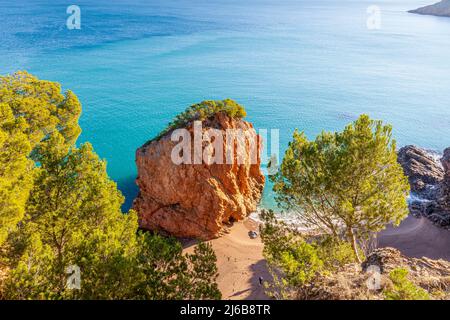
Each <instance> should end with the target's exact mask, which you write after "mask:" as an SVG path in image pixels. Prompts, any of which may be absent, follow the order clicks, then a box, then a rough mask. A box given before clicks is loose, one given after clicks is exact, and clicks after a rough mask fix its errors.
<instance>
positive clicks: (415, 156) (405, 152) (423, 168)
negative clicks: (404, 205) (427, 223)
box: [398, 146, 450, 227]
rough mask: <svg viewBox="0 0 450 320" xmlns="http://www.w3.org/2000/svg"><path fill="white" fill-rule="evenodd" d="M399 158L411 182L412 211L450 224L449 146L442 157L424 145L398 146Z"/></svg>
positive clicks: (443, 224) (441, 224)
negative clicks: (423, 146)
mask: <svg viewBox="0 0 450 320" xmlns="http://www.w3.org/2000/svg"><path fill="white" fill-rule="evenodd" d="M398 162H399V163H400V164H401V165H402V167H403V171H404V172H405V175H406V176H407V177H408V179H409V183H410V185H411V192H412V196H411V199H410V202H409V209H410V212H411V213H412V214H413V215H415V216H425V217H427V218H429V219H430V220H431V221H433V222H434V223H435V224H437V225H439V226H441V227H447V226H450V148H449V149H446V150H445V151H444V155H443V157H442V158H441V159H440V160H439V159H438V158H437V157H435V156H433V155H432V154H430V152H428V151H426V150H424V149H421V148H419V147H416V146H406V147H403V148H401V149H400V150H399V152H398Z"/></svg>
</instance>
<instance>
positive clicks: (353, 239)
mask: <svg viewBox="0 0 450 320" xmlns="http://www.w3.org/2000/svg"><path fill="white" fill-rule="evenodd" d="M348 240H349V241H350V242H351V244H352V249H353V252H354V253H355V256H356V260H357V261H358V263H362V261H361V257H360V256H359V251H358V244H357V243H356V236H355V233H354V232H353V229H352V228H348Z"/></svg>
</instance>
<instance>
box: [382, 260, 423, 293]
mask: <svg viewBox="0 0 450 320" xmlns="http://www.w3.org/2000/svg"><path fill="white" fill-rule="evenodd" d="M389 279H390V280H391V281H392V283H393V287H392V288H390V289H386V290H384V292H383V293H384V298H385V299H386V300H429V299H430V295H429V294H428V292H427V291H426V290H424V289H422V288H420V287H418V286H416V285H415V284H414V283H412V282H411V281H410V280H408V270H406V269H403V268H397V269H394V270H392V271H391V272H390V273H389Z"/></svg>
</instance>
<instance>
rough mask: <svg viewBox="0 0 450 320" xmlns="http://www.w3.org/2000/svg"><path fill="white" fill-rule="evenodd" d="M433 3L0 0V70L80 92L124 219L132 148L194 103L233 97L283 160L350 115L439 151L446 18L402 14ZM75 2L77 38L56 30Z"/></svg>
mask: <svg viewBox="0 0 450 320" xmlns="http://www.w3.org/2000/svg"><path fill="white" fill-rule="evenodd" d="M432 2H434V0H357V1H356V0H304V1H302V0H147V1H144V0H130V1H123V0H122V1H111V0H110V1H106V0H100V1H87V0H71V1H61V0H45V1H44V0H37V1H23V0H16V1H5V0H0V73H1V74H6V73H12V72H14V71H16V70H19V69H20V70H23V69H25V70H28V71H29V72H31V73H33V74H35V75H37V76H38V77H40V78H43V79H49V80H53V81H58V82H60V83H62V84H63V86H64V88H66V89H71V90H73V91H74V92H75V93H76V94H77V95H78V97H79V98H80V100H81V102H82V104H83V114H82V117H81V120H80V124H81V126H82V129H83V133H82V136H81V137H80V142H83V141H90V142H91V143H92V144H93V145H94V147H95V150H96V151H97V153H99V154H100V156H101V157H102V158H104V159H106V160H107V162H108V172H109V174H110V176H111V177H112V178H113V179H114V180H115V181H117V183H118V185H119V188H120V189H121V190H122V192H123V193H124V194H125V196H126V199H127V202H126V204H125V209H126V208H128V207H129V206H130V204H131V202H132V199H133V198H134V196H135V194H136V192H137V189H136V186H135V184H134V179H135V176H136V168H135V164H134V153H135V150H136V148H137V147H139V146H140V145H142V144H143V143H144V142H145V141H147V140H148V139H149V138H151V137H153V136H155V135H156V134H157V133H158V132H159V131H161V130H162V129H163V128H164V127H165V125H166V124H167V123H168V122H169V121H170V120H171V118H172V117H173V116H174V115H176V114H177V113H179V112H181V111H182V110H184V109H185V108H186V107H187V106H189V105H191V104H193V103H195V102H199V101H202V100H205V99H223V98H233V99H235V100H237V101H238V102H239V103H241V104H243V105H244V106H245V107H246V109H247V111H248V119H249V120H250V121H252V122H253V123H254V124H255V126H256V127H257V128H266V129H272V128H273V129H280V146H281V149H282V150H284V148H285V147H286V145H287V142H288V141H289V138H290V137H291V135H292V132H293V130H294V128H299V129H300V130H304V131H305V132H306V133H307V135H308V136H309V137H311V138H313V137H314V136H315V135H316V134H317V133H319V132H320V131H321V130H338V129H342V128H343V126H344V125H345V124H347V123H348V122H350V121H352V120H354V119H356V118H357V117H358V115H359V114H361V113H368V114H369V115H371V116H372V117H374V118H379V119H383V120H384V121H386V122H388V123H391V124H392V125H393V126H394V134H395V137H396V139H397V141H398V144H399V145H405V144H417V145H421V146H423V147H426V148H430V149H434V150H439V151H440V150H442V149H444V148H445V147H447V146H450V18H438V17H432V16H420V15H414V14H409V13H407V12H406V11H407V10H409V9H414V8H416V7H419V6H422V5H426V4H430V3H432ZM72 4H76V5H78V6H79V7H80V9H81V30H68V29H67V27H66V19H67V17H68V16H69V15H68V14H67V13H66V8H67V6H69V5H72ZM370 5H377V6H378V7H379V8H380V10H381V24H380V26H381V28H380V29H378V30H369V29H368V28H367V26H366V20H367V18H368V14H367V8H368V7H369V6H370ZM272 202H273V201H272V197H271V195H270V187H268V188H267V190H266V192H265V197H264V199H263V203H262V205H263V206H270V205H271V204H272Z"/></svg>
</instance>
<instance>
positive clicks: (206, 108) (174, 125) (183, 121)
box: [149, 99, 247, 142]
mask: <svg viewBox="0 0 450 320" xmlns="http://www.w3.org/2000/svg"><path fill="white" fill-rule="evenodd" d="M219 112H224V113H226V114H227V115H228V116H230V117H232V118H238V119H241V118H244V117H245V116H246V115H247V113H246V112H245V109H244V107H243V106H241V105H239V104H238V103H237V102H236V101H234V100H232V99H225V100H217V101H214V100H206V101H203V102H200V103H197V104H194V105H192V106H190V107H188V108H187V109H186V110H185V111H184V112H182V113H180V114H179V115H177V116H176V117H175V119H173V120H172V122H170V123H169V125H168V126H167V127H166V128H165V129H164V130H163V131H161V133H160V134H159V135H158V136H157V137H156V138H154V139H152V140H150V141H149V142H151V141H153V140H159V139H160V138H161V137H162V136H164V135H165V134H166V133H167V132H169V131H171V130H174V129H178V128H181V127H184V126H186V125H188V124H189V123H190V122H191V121H194V120H200V121H201V120H205V119H208V118H209V117H211V116H213V115H215V114H216V113H219Z"/></svg>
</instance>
